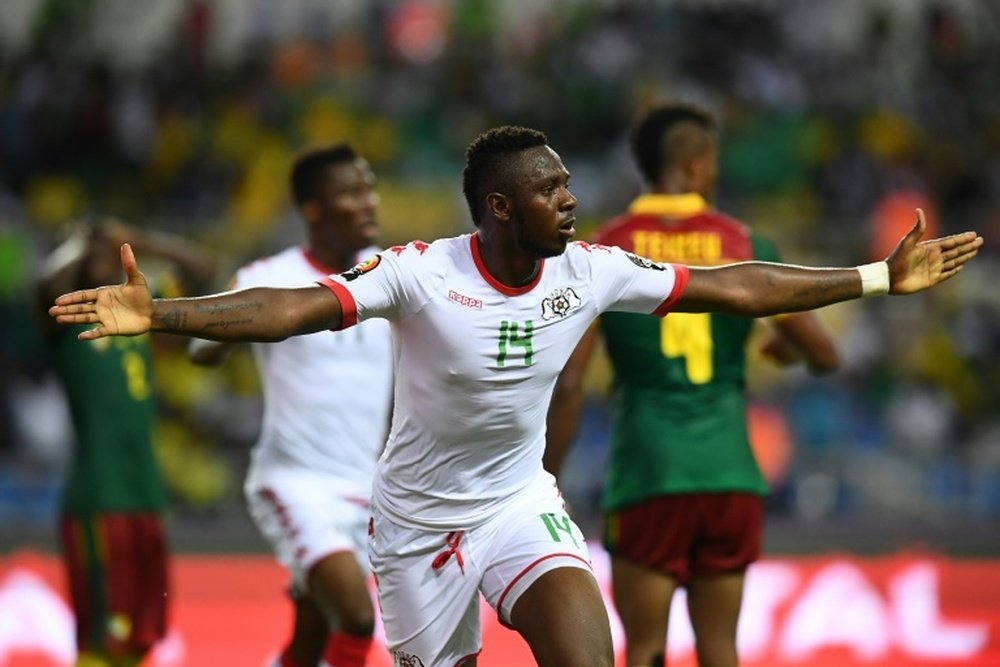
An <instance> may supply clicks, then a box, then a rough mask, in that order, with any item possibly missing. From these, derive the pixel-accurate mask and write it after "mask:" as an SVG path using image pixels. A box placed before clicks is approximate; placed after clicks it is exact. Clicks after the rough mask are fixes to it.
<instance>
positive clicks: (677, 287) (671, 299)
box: [653, 264, 691, 317]
mask: <svg viewBox="0 0 1000 667" xmlns="http://www.w3.org/2000/svg"><path fill="white" fill-rule="evenodd" d="M670 266H672V267H673V269H674V288H673V289H672V290H670V294H669V295H668V296H667V298H666V299H664V300H663V303H661V304H660V305H659V306H657V307H656V310H654V311H653V315H656V316H657V317H663V316H664V315H666V314H667V313H668V312H670V307H671V306H673V305H674V304H675V303H676V302H677V299H679V298H681V295H682V294H684V288H686V287H687V284H688V280H690V279H691V271H690V270H689V269H688V267H686V266H684V265H683V264H671V265H670Z"/></svg>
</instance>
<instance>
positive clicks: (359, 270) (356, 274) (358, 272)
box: [340, 255, 382, 282]
mask: <svg viewBox="0 0 1000 667" xmlns="http://www.w3.org/2000/svg"><path fill="white" fill-rule="evenodd" d="M381 262H382V257H381V255H375V256H374V257H369V258H368V259H366V260H365V261H363V262H361V263H360V264H358V265H357V266H355V267H354V268H353V269H350V270H348V271H345V272H344V273H341V274H340V277H341V278H343V279H344V280H346V281H347V282H351V281H352V280H355V279H357V278H360V277H361V276H363V275H365V274H366V273H368V272H369V271H371V270H372V269H374V268H375V267H376V266H378V265H379V264H380V263H381Z"/></svg>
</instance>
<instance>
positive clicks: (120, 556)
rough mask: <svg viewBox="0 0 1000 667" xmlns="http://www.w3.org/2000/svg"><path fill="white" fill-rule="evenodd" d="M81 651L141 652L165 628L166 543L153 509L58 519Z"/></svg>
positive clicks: (164, 630)
mask: <svg viewBox="0 0 1000 667" xmlns="http://www.w3.org/2000/svg"><path fill="white" fill-rule="evenodd" d="M59 533H60V538H61V539H62V545H63V554H64V557H65V562H66V570H67V574H68V576H69V592H70V600H71V602H72V605H73V611H74V613H75V614H76V640H77V648H78V650H80V651H84V650H87V651H93V652H98V653H103V654H107V655H111V656H120V655H121V656H124V655H141V654H144V653H145V652H147V651H148V650H149V649H150V648H151V647H152V646H153V644H154V643H156V641H157V640H159V639H160V638H162V637H163V635H164V634H165V632H166V611H167V547H166V540H165V538H164V535H163V524H162V520H161V518H160V516H159V515H158V514H153V513H146V514H143V513H135V514H99V515H94V516H90V517H75V516H63V517H62V518H61V519H60V522H59Z"/></svg>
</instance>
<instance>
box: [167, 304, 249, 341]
mask: <svg viewBox="0 0 1000 667" xmlns="http://www.w3.org/2000/svg"><path fill="white" fill-rule="evenodd" d="M262 307H263V304H261V302H260V301H248V302H243V303H233V304H227V305H213V306H203V305H201V304H198V303H194V304H191V310H193V311H194V312H195V313H198V314H201V315H206V316H208V317H206V318H205V319H206V321H205V323H204V324H203V325H202V326H201V327H199V328H198V329H197V330H189V329H188V315H189V311H188V310H186V309H183V308H181V307H178V306H174V307H172V308H171V309H170V310H168V311H167V312H165V313H164V314H163V315H162V316H160V322H161V323H162V324H163V328H164V330H166V331H176V332H182V333H198V332H199V331H210V330H213V329H222V330H226V329H228V328H229V327H231V326H236V325H240V324H249V323H252V322H254V321H255V320H256V318H255V317H254V315H255V314H256V311H259V310H261V308H262ZM247 311H250V312H249V314H248V313H247ZM213 316H214V317H213Z"/></svg>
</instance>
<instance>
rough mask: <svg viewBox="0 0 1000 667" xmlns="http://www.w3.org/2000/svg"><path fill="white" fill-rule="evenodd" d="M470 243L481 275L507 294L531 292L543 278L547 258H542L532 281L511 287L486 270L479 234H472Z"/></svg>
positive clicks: (499, 290) (473, 258)
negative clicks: (480, 251) (480, 249)
mask: <svg viewBox="0 0 1000 667" xmlns="http://www.w3.org/2000/svg"><path fill="white" fill-rule="evenodd" d="M469 245H470V247H471V250H472V261H473V262H475V264H476V268H477V269H479V275H481V276H482V277H483V280H485V281H486V282H487V283H489V284H490V286H491V287H493V289H495V290H496V291H498V292H500V293H501V294H505V295H507V296H518V295H519V294H527V293H528V292H530V291H531V290H532V289H533V288H534V287H535V285H537V284H538V281H539V280H541V279H542V271H543V270H544V269H545V260H544V259H543V260H540V261H539V265H538V272H537V273H536V274H535V277H534V278H532V280H531V282H530V283H528V284H527V285H521V286H520V287H511V286H510V285H504V284H503V283H502V282H500V281H499V280H497V279H496V278H494V277H493V276H491V275H490V272H489V271H487V270H486V265H485V264H483V257H482V255H481V254H479V234H478V233H476V234H471V235H470V241H469Z"/></svg>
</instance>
